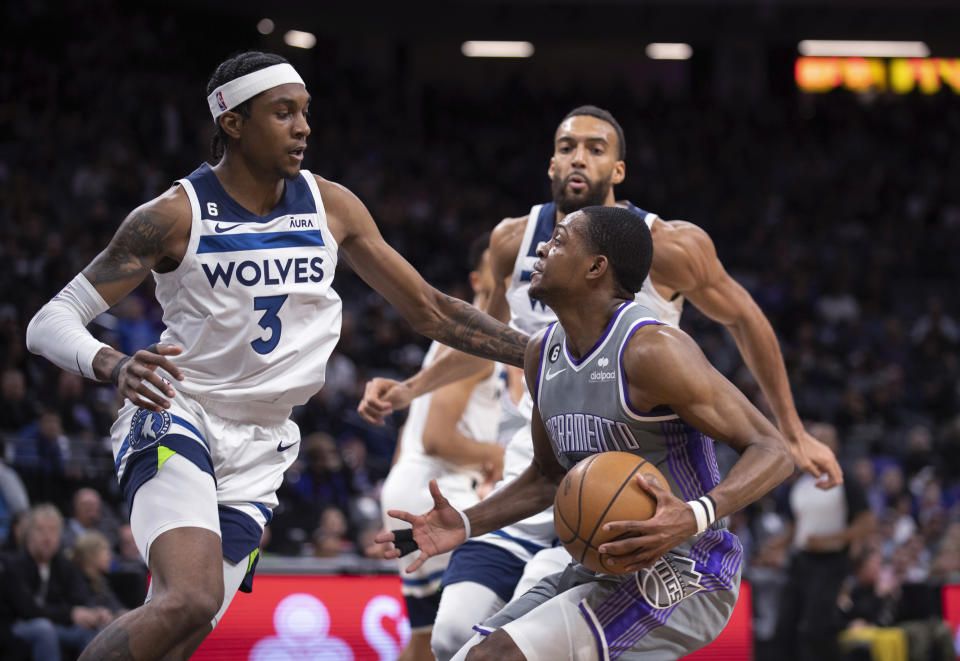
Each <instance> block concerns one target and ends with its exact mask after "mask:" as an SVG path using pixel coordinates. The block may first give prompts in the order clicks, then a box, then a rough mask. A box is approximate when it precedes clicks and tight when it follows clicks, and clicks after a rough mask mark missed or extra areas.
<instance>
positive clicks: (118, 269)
mask: <svg viewBox="0 0 960 661" xmlns="http://www.w3.org/2000/svg"><path fill="white" fill-rule="evenodd" d="M175 222H176V221H175V219H173V218H170V217H169V216H167V215H166V214H162V213H159V212H157V211H155V210H153V209H146V208H141V209H137V210H135V211H134V212H133V213H131V214H130V215H129V216H128V217H127V219H126V220H125V221H124V222H123V224H122V225H121V226H120V229H119V230H117V233H116V234H115V235H114V237H113V240H112V241H110V245H108V246H107V248H106V250H104V251H103V252H101V253H100V254H99V255H97V257H96V259H94V260H93V262H92V263H91V264H90V266H88V267H87V268H86V269H85V270H84V275H85V276H87V279H88V280H89V281H90V283H91V284H93V285H97V284H104V283H108V282H116V281H118V280H127V279H130V278H134V277H140V278H143V277H145V276H146V275H147V272H148V271H149V270H150V269H151V268H152V267H153V266H154V264H156V262H157V261H158V259H159V258H160V257H161V256H162V254H163V249H164V240H165V239H166V238H167V236H168V235H169V234H170V232H171V230H172V229H173V225H174V223H175Z"/></svg>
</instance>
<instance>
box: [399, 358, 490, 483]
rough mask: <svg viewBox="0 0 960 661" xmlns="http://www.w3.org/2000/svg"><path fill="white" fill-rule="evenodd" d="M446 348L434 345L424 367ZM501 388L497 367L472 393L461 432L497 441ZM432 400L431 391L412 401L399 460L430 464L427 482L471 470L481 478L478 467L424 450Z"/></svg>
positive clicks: (478, 439)
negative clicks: (446, 474)
mask: <svg viewBox="0 0 960 661" xmlns="http://www.w3.org/2000/svg"><path fill="white" fill-rule="evenodd" d="M442 347H443V345H442V344H439V343H437V342H433V343H432V344H431V345H430V348H429V349H428V350H427V355H426V356H424V359H423V365H422V369H426V367H428V366H429V365H430V364H431V363H432V362H433V361H434V359H435V358H436V355H437V352H438V351H439V350H440V349H441V348H442ZM498 365H499V364H497V366H498ZM501 387H502V386H501V379H500V377H499V374H498V373H497V370H496V369H495V370H494V372H493V374H491V375H490V376H489V377H487V378H486V379H484V380H483V381H481V382H480V383H478V384H477V385H476V387H474V389H473V392H472V393H470V399H469V400H468V402H467V407H466V409H464V412H463V415H462V416H461V418H460V420H459V421H457V431H459V432H460V433H461V434H463V435H464V436H466V437H467V438H472V439H474V440H477V441H481V442H489V443H495V442H496V441H497V426H498V425H499V422H500V390H501ZM432 401H433V394H432V393H428V394H426V395H421V396H420V397H417V398H416V399H414V400H413V401H412V402H411V403H410V412H409V413H408V415H407V421H406V423H404V425H403V431H402V432H401V434H400V444H401V445H400V448H401V449H400V459H399V460H398V461H399V462H403V463H408V462H417V463H420V464H424V465H430V466H431V468H432V470H431V471H429V472H430V474H431V477H428V478H426V479H424V480H423V484H427V482H429V481H430V479H431V478H432V477H438V476H439V475H440V474H442V473H456V472H461V473H462V472H470V473H472V474H475V475H476V477H480V476H479V474H478V473H477V471H476V470H473V469H467V468H465V467H463V466H460V465H457V464H454V463H450V462H447V461H445V460H443V459H440V458H438V457H432V456H429V455H427V454H426V452H424V450H423V432H424V430H425V429H426V424H427V414H428V413H429V411H430V402H432Z"/></svg>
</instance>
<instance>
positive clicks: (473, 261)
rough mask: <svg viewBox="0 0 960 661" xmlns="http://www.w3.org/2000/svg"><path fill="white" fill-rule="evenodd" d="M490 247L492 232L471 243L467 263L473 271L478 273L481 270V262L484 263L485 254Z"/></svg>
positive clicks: (485, 233)
mask: <svg viewBox="0 0 960 661" xmlns="http://www.w3.org/2000/svg"><path fill="white" fill-rule="evenodd" d="M489 247H490V232H484V233H483V234H481V235H480V236H478V237H477V238H475V239H474V240H473V241H471V242H470V248H469V249H468V250H467V263H468V264H470V270H471V271H476V270H477V269H478V268H480V262H482V261H483V253H484V251H485V250H486V249H487V248H489Z"/></svg>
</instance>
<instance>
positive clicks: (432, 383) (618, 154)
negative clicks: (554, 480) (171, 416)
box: [359, 106, 842, 661]
mask: <svg viewBox="0 0 960 661" xmlns="http://www.w3.org/2000/svg"><path fill="white" fill-rule="evenodd" d="M625 154H626V150H625V144H624V137H623V130H622V129H621V128H620V125H619V123H618V122H617V121H616V119H614V117H613V116H612V115H611V114H610V113H609V112H608V111H606V110H602V109H600V108H597V107H595V106H582V107H579V108H576V109H574V110H572V111H571V112H570V113H568V114H567V116H566V117H565V118H564V119H563V121H562V122H561V123H560V125H559V126H558V127H557V131H556V133H555V135H554V153H553V156H552V158H551V159H550V165H549V168H548V170H547V174H548V176H549V177H550V180H551V184H552V192H553V201H552V202H551V203H548V204H543V205H535V206H534V207H533V208H532V209H531V211H530V213H529V214H528V215H526V216H521V217H518V218H507V219H504V220H503V221H501V222H500V223H499V224H498V225H497V227H496V228H495V229H494V231H493V234H492V237H491V244H490V250H491V257H492V264H493V270H494V276H495V278H496V283H497V287H496V288H495V289H494V291H493V294H492V295H491V298H490V306H489V307H488V308H487V311H488V312H489V313H490V314H492V315H493V316H496V317H497V318H499V319H503V320H506V319H507V318H509V320H510V324H511V326H512V327H514V328H517V329H519V330H522V331H524V332H527V333H533V332H536V331H538V330H540V329H542V328H544V327H545V326H546V325H547V324H549V323H551V322H552V321H554V320H555V319H556V317H555V315H554V314H553V311H552V310H550V309H549V308H548V307H546V306H544V305H543V304H542V303H540V302H539V301H534V300H533V299H531V298H530V297H529V296H528V293H527V289H528V288H529V279H530V277H531V275H530V274H531V273H532V271H533V264H534V263H535V261H536V249H537V245H538V243H539V242H540V241H546V240H547V239H549V237H550V235H551V233H552V231H553V227H554V225H555V224H556V223H558V222H560V221H561V220H562V219H563V218H565V217H566V216H567V215H568V214H570V213H572V212H573V211H576V210H578V209H580V208H582V207H584V206H588V205H593V204H596V205H606V206H611V205H620V206H626V207H628V208H630V209H631V210H632V211H634V212H635V213H637V214H638V215H639V216H640V217H641V218H642V219H643V221H644V222H646V224H647V226H648V227H649V228H650V231H651V234H652V236H653V244H654V253H653V254H654V257H653V265H652V267H651V269H650V273H649V277H647V279H646V280H645V282H644V283H643V287H642V289H641V291H640V292H639V293H638V294H637V301H638V302H640V303H641V304H642V305H644V306H646V307H648V308H649V309H651V310H652V311H654V312H655V313H656V314H657V316H658V317H659V318H660V319H662V320H663V321H665V322H667V323H670V324H672V325H674V326H677V325H679V319H680V313H681V311H682V307H683V302H684V300H685V299H686V300H689V301H691V302H692V303H693V304H694V305H695V306H696V307H697V308H698V309H699V310H700V311H701V312H703V313H704V314H706V315H707V316H708V317H710V318H712V319H714V320H715V321H718V322H720V323H723V324H724V325H725V326H726V327H727V329H728V330H729V331H730V333H731V334H732V335H733V337H734V339H735V341H736V343H737V346H738V348H739V349H740V353H741V355H742V356H743V359H744V361H745V362H746V364H747V366H748V367H749V368H750V370H751V372H752V373H753V374H754V376H755V378H756V380H757V382H758V383H759V385H760V387H761V389H762V390H763V393H764V395H765V396H766V398H767V400H768V402H769V403H770V405H771V408H772V410H773V412H774V415H775V417H776V420H777V423H778V426H779V427H780V430H781V432H782V433H783V435H784V437H785V438H786V439H787V441H788V443H789V444H790V447H791V450H792V452H793V455H794V460H795V462H796V464H797V466H798V467H799V468H801V469H802V470H805V471H807V472H810V473H812V474H813V475H815V476H816V477H818V478H823V479H822V480H821V482H820V486H821V487H822V488H829V487H830V486H833V485H834V484H837V483H839V482H840V481H841V480H842V473H841V471H840V467H839V465H838V464H837V461H836V458H835V457H834V455H833V453H832V452H831V451H830V449H829V448H827V447H826V446H824V445H823V444H822V443H820V442H819V441H818V440H816V439H815V438H813V437H812V436H810V435H809V434H807V432H806V431H805V430H804V428H803V425H802V423H801V421H800V418H799V416H798V414H797V412H796V409H795V407H794V404H793V397H792V395H791V393H790V388H789V383H788V381H787V376H786V369H785V367H784V365H783V358H782V356H781V354H780V349H779V345H778V343H777V339H776V336H775V335H774V333H773V329H772V328H771V326H770V324H769V322H768V321H767V319H766V317H765V316H764V315H763V312H762V311H761V310H760V308H759V307H758V306H757V304H756V303H755V302H754V300H753V299H752V297H751V296H750V294H749V293H748V292H747V291H746V290H745V289H744V288H743V287H741V286H740V285H739V284H738V283H737V282H736V281H735V280H733V279H732V278H731V277H730V276H729V275H728V274H727V272H726V270H725V269H724V268H723V265H722V264H721V263H720V261H719V259H718V258H717V255H716V251H715V249H714V246H713V242H712V241H711V240H710V237H709V236H708V235H707V234H706V232H704V231H703V230H702V229H700V228H699V227H697V226H696V225H693V224H691V223H688V222H685V221H664V220H662V219H660V218H659V217H658V216H657V215H656V214H654V213H649V212H645V211H642V210H640V209H638V208H637V207H635V206H634V205H632V204H630V203H629V202H623V203H618V202H616V198H615V197H614V191H613V188H614V186H615V185H617V184H619V183H621V182H622V181H623V180H624V178H625V176H626V164H625V161H624V158H625ZM481 364H482V361H478V360H475V359H473V358H472V357H470V356H466V355H463V354H459V353H457V352H448V353H447V354H444V355H443V356H441V357H439V358H438V360H437V361H436V362H435V363H434V364H433V365H431V366H430V367H429V368H428V369H426V370H423V371H421V372H420V373H418V374H417V375H415V376H413V377H411V378H410V379H408V380H406V381H404V382H402V383H399V384H398V383H396V382H393V381H390V380H388V379H374V380H373V381H371V382H370V383H368V384H367V389H366V393H365V396H364V400H363V401H362V402H361V404H360V407H359V410H360V412H361V414H362V415H363V416H364V417H365V418H366V419H368V420H370V421H373V422H377V421H381V420H382V418H383V416H384V415H386V414H388V413H389V412H391V411H392V410H394V409H396V408H402V407H403V406H406V405H407V403H408V402H409V400H410V398H411V397H412V396H415V395H420V394H422V393H423V392H428V391H429V390H431V389H432V388H435V387H437V386H438V385H439V384H442V383H445V382H447V380H448V379H453V378H461V377H462V376H463V375H464V374H469V373H470V372H471V371H473V370H476V369H478V368H479V366H480V365H481ZM531 409H532V402H531V401H530V399H529V397H528V398H527V399H526V406H525V407H524V410H525V412H526V415H527V416H528V417H529V415H530V411H531ZM522 433H523V434H524V435H525V436H524V437H523V438H516V439H514V441H513V442H511V443H510V445H509V446H508V447H507V453H506V458H505V466H504V478H505V480H506V479H510V478H511V477H514V476H516V475H518V474H519V472H520V471H522V470H523V468H524V467H525V466H526V465H527V464H528V463H529V460H530V458H531V457H532V451H533V450H532V443H531V441H530V439H529V435H528V434H527V433H526V431H522ZM552 535H553V525H552V516H551V514H550V513H549V512H544V513H541V514H540V515H538V516H537V517H534V518H533V519H532V520H530V521H526V522H524V523H522V524H519V525H518V526H512V527H511V529H509V530H506V531H498V534H497V535H493V536H491V535H487V536H485V537H484V538H483V540H482V541H479V540H477V541H471V542H470V543H468V544H466V545H464V546H462V547H460V548H458V549H457V551H456V553H455V555H454V558H453V561H452V562H451V565H450V569H449V570H448V576H446V577H445V578H444V584H445V588H444V590H445V592H444V595H445V596H444V597H443V602H442V603H441V607H440V614H439V615H438V618H437V623H436V626H435V627H434V652H435V653H436V654H437V657H438V658H439V659H441V661H444V659H446V658H449V654H451V653H452V652H453V651H455V650H456V649H458V648H459V644H458V643H460V642H463V636H466V635H469V633H470V632H469V626H470V624H468V623H467V620H468V619H470V618H471V617H473V614H471V613H469V612H468V611H469V609H470V608H474V609H477V610H479V609H480V608H481V606H482V607H483V608H486V609H488V610H490V609H494V610H495V609H496V608H497V607H499V606H500V605H502V603H503V602H506V601H509V600H510V598H511V596H512V595H513V594H515V592H520V591H521V590H522V589H525V587H528V586H529V585H531V584H532V583H534V582H536V581H537V580H539V578H540V577H541V576H543V575H545V574H546V573H548V572H550V571H552V570H555V569H556V567H557V563H558V562H562V561H563V560H564V558H563V555H562V551H557V550H552V549H547V548H545V547H549V546H550V544H551V542H552ZM481 544H485V545H487V547H486V548H480V545H481ZM490 546H497V547H499V548H500V549H501V550H499V551H498V550H496V549H491V548H489V547H490ZM466 554H470V556H471V557H470V558H469V561H467V558H464V562H462V563H461V562H459V561H458V559H459V557H460V556H465V555H466ZM478 554H482V555H483V556H484V557H490V556H492V555H499V562H500V563H501V565H506V566H507V568H508V569H507V570H505V571H500V572H494V573H491V574H489V575H487V576H481V575H478V573H477V571H475V570H473V569H468V570H466V571H463V572H460V571H459V569H460V568H461V567H470V566H473V567H476V566H483V563H482V562H481V561H480V558H478V557H476V556H477V555H478ZM533 557H537V559H538V560H537V563H535V564H534V565H532V566H531V565H529V564H527V563H528V562H529V560H530V559H532V558H533ZM518 560H519V563H518V562H517V561H518ZM525 564H527V566H526V570H525V571H526V574H525V576H524V577H523V578H524V579H525V580H524V582H523V583H522V584H521V587H520V588H519V589H518V588H516V585H517V581H518V580H519V579H518V578H514V579H513V582H512V583H510V582H508V581H506V580H505V579H504V576H505V575H506V574H508V573H512V574H513V575H514V576H515V577H516V576H518V572H520V571H524V570H523V569H521V567H522V566H523V565H525ZM451 582H456V583H459V582H469V583H472V584H473V585H482V586H484V587H485V588H486V589H485V590H480V589H478V588H473V589H472V591H471V592H470V594H469V596H465V595H463V594H459V592H461V591H464V590H465V588H463V587H461V588H458V589H452V590H451V589H450V583H451ZM456 583H454V585H455V584H456ZM511 586H512V587H511ZM483 595H485V597H486V598H485V599H484V598H482V596H483ZM454 598H456V599H457V602H458V603H457V604H456V605H454V604H450V606H449V607H448V606H447V603H446V602H447V601H448V600H452V599H454ZM448 617H449V623H448Z"/></svg>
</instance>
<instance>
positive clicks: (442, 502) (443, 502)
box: [391, 478, 452, 516]
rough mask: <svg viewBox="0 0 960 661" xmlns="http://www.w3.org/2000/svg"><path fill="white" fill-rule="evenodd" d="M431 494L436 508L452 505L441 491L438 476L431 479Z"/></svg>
mask: <svg viewBox="0 0 960 661" xmlns="http://www.w3.org/2000/svg"><path fill="white" fill-rule="evenodd" d="M430 495H431V496H433V508H434V509H437V510H439V509H443V508H445V507H452V505H450V502H449V501H448V500H447V499H446V497H445V496H444V495H443V494H442V493H440V486H439V485H438V484H437V480H436V478H434V479H432V480H430ZM391 516H392V515H391Z"/></svg>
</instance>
